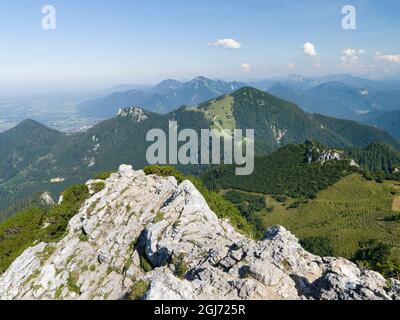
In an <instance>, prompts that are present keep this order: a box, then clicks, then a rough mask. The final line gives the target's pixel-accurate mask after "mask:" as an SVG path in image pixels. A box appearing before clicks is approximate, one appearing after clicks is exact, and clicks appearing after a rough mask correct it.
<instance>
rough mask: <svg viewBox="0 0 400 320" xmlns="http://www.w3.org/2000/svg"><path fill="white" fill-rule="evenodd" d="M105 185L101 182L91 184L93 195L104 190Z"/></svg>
mask: <svg viewBox="0 0 400 320" xmlns="http://www.w3.org/2000/svg"><path fill="white" fill-rule="evenodd" d="M105 186H106V184H105V183H104V182H102V181H99V182H94V183H92V184H91V187H92V190H93V192H94V193H98V192H100V191H101V190H103V189H104V188H105Z"/></svg>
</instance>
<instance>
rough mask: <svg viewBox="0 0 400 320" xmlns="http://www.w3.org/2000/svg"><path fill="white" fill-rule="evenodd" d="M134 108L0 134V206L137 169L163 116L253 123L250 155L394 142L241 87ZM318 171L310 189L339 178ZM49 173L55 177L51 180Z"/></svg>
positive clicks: (164, 123)
mask: <svg viewBox="0 0 400 320" xmlns="http://www.w3.org/2000/svg"><path fill="white" fill-rule="evenodd" d="M130 110H131V111H132V109H130ZM135 112H137V114H136V116H135V114H130V113H129V110H128V112H126V114H125V115H120V116H117V117H115V118H113V119H110V120H107V121H104V122H101V123H99V124H98V125H96V126H94V127H93V128H91V129H90V130H88V131H87V132H85V133H79V134H75V135H69V136H67V135H63V134H61V133H59V132H57V131H55V130H51V129H48V128H46V127H44V126H42V125H40V124H38V123H35V122H33V121H25V122H23V123H21V124H20V125H19V126H17V127H15V128H14V129H12V130H9V131H7V132H4V133H0V147H1V149H2V151H3V150H6V152H4V153H2V155H0V211H2V210H4V209H6V208H8V207H10V206H12V205H14V204H16V203H18V202H19V201H21V200H23V199H26V198H28V197H30V196H31V195H32V194H35V193H38V192H41V191H44V190H47V191H50V192H51V193H52V194H53V195H54V196H55V198H57V196H58V195H59V194H60V192H61V191H62V190H64V189H65V188H66V187H68V186H70V185H72V184H76V183H81V182H84V181H86V180H87V179H89V178H90V177H92V176H93V175H95V173H96V172H100V171H107V170H112V169H114V168H116V167H118V166H119V165H120V164H122V163H126V164H132V165H133V166H134V168H136V169H140V168H143V167H144V166H146V165H147V164H148V163H147V161H146V150H147V148H148V146H149V145H150V143H147V142H146V141H145V140H146V134H147V132H148V131H149V130H150V129H154V128H159V129H163V130H164V131H165V132H168V121H170V120H175V121H177V122H178V125H179V129H180V130H181V129H186V128H191V129H194V130H196V131H197V132H198V133H200V130H201V129H207V128H220V129H221V128H223V127H227V128H229V129H233V128H241V129H248V128H250V129H254V130H255V149H256V155H257V156H264V155H268V154H270V153H272V152H274V151H276V150H277V149H279V148H280V147H282V146H284V145H287V144H292V143H296V144H302V143H304V142H305V141H306V140H315V141H320V142H322V143H323V144H324V145H326V146H329V147H343V148H344V147H349V148H350V147H364V146H366V145H368V144H369V143H371V142H375V141H378V142H385V143H387V144H388V145H390V146H392V147H394V148H397V147H398V143H397V140H395V139H394V138H392V137H391V136H390V135H388V134H386V133H385V132H383V131H381V130H378V129H375V128H372V127H369V126H361V125H358V124H356V123H353V122H350V121H343V120H337V119H333V118H326V117H322V116H315V115H312V114H308V113H306V112H304V111H302V110H301V109H299V108H298V107H297V106H296V105H294V104H292V103H289V102H286V101H284V100H281V99H278V98H276V97H274V96H272V95H270V94H268V93H265V92H262V91H259V90H257V89H253V88H242V89H240V90H238V91H236V92H234V93H232V94H229V95H224V96H221V97H220V98H217V99H213V100H211V101H209V102H206V103H204V104H202V105H201V106H199V108H198V109H197V110H196V109H193V108H188V107H181V108H180V109H178V110H175V111H173V112H171V113H169V114H166V115H159V114H155V113H151V112H147V111H142V110H140V111H139V110H136V109H135ZM138 114H139V115H140V116H139V118H137V116H138ZM266 165H267V164H264V163H263V160H256V171H257V172H259V171H260V170H261V171H262V168H263V167H264V166H266ZM257 166H260V169H257ZM335 166H336V165H335ZM178 169H179V170H180V171H183V172H184V173H187V174H200V173H202V172H204V171H205V170H206V169H208V168H207V167H201V166H178ZM303 169H304V168H302V169H301V170H303ZM321 170H322V171H321V172H320V173H318V174H317V176H318V177H323V178H321V179H320V178H318V180H321V181H322V183H320V182H317V183H316V182H315V181H314V180H312V179H311V180H310V181H313V182H310V183H312V184H315V183H316V185H315V187H313V188H311V189H312V190H313V191H315V192H316V191H318V190H320V188H321V185H322V186H323V185H325V184H326V183H325V182H324V180H329V181H335V179H338V178H340V174H337V173H338V172H339V171H340V170H341V169H340V168H339V169H338V170H336V169H333V170H328V171H329V172H325V171H326V169H325V168H323V169H321ZM334 172H336V173H334ZM302 173H304V172H302ZM293 174H294V173H293ZM304 174H308V173H304ZM312 175H313V174H310V177H311V176H312ZM54 179H56V180H59V182H56V183H54V182H52V180H54ZM243 181H245V180H243ZM276 183H280V182H279V181H278V180H277V182H276ZM307 183H308V182H307ZM329 183H330V182H329ZM329 183H328V184H329ZM302 184H303V183H300V185H299V186H297V185H294V187H291V190H288V191H287V192H288V193H289V194H291V193H293V192H300V193H301V192H302V191H301V189H302V188H303V186H302ZM308 184H309V183H308ZM296 188H297V189H299V190H297V191H296ZM266 191H268V190H266Z"/></svg>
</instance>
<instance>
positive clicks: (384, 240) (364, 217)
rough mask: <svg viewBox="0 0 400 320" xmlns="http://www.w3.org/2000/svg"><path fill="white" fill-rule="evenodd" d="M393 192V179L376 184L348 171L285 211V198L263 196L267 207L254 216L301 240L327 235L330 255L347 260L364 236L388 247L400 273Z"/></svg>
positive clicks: (397, 190)
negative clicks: (323, 188)
mask: <svg viewBox="0 0 400 320" xmlns="http://www.w3.org/2000/svg"><path fill="white" fill-rule="evenodd" d="M399 195H400V184H399V183H398V182H393V181H385V182H384V183H383V184H382V183H376V182H374V181H367V180H366V179H365V178H363V177H362V176H361V175H359V174H353V175H350V176H347V177H344V178H342V179H341V180H340V181H339V182H337V183H336V184H334V185H333V186H331V187H329V188H327V189H326V190H323V191H321V192H320V193H319V194H318V196H317V197H316V198H315V199H314V200H309V201H307V202H304V203H301V204H300V205H299V206H298V207H297V208H289V209H288V207H290V204H291V203H293V200H291V199H289V200H287V201H286V202H284V203H278V202H276V201H275V200H274V199H273V198H271V197H268V201H267V202H268V205H269V206H270V208H271V207H272V208H273V210H269V211H266V210H264V211H262V212H260V213H257V215H258V221H262V224H263V227H264V228H265V229H266V228H268V227H270V226H273V225H276V224H280V225H283V226H285V227H286V228H287V229H288V230H290V231H291V232H293V233H294V234H295V235H296V236H297V237H299V238H300V239H303V240H306V239H309V238H327V239H328V240H329V243H330V245H331V246H332V249H333V254H334V255H335V256H341V257H345V258H349V259H352V258H354V257H355V255H356V254H357V251H359V250H360V249H361V248H362V246H363V245H365V243H367V242H368V241H370V240H375V241H376V242H377V243H381V244H384V245H388V246H390V247H391V248H392V249H391V254H390V257H389V260H390V261H394V262H396V263H397V267H398V272H399V273H398V274H397V276H400V220H399V218H400V214H399V212H400V207H399V206H398V204H399V199H400V198H399ZM382 268H383V267H382ZM375 269H376V268H375ZM379 271H383V272H386V271H385V270H383V269H381V270H379Z"/></svg>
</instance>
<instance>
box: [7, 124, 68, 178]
mask: <svg viewBox="0 0 400 320" xmlns="http://www.w3.org/2000/svg"><path fill="white" fill-rule="evenodd" d="M66 139H67V138H66V137H65V136H64V135H63V134H62V133H60V132H58V131H56V130H52V129H49V128H47V127H45V126H43V125H42V124H40V123H38V122H36V121H33V120H25V121H23V122H21V123H20V124H19V125H17V126H16V127H14V128H12V129H10V130H8V131H6V132H4V133H1V134H0V150H1V153H0V182H1V181H3V180H7V179H9V178H11V177H12V176H13V175H14V174H16V173H17V172H18V171H20V170H22V169H23V168H25V167H27V166H29V165H30V164H32V163H33V162H35V161H37V160H38V159H40V158H41V157H43V156H50V154H49V153H50V151H51V150H52V149H53V148H54V147H55V146H56V145H59V144H63V143H64V141H65V140H66Z"/></svg>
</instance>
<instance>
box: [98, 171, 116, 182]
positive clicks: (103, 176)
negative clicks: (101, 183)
mask: <svg viewBox="0 0 400 320" xmlns="http://www.w3.org/2000/svg"><path fill="white" fill-rule="evenodd" d="M113 173H115V171H103V172H99V173H98V174H96V176H95V179H96V180H107V179H108V178H109V177H110V176H111V175H112V174H113Z"/></svg>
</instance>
